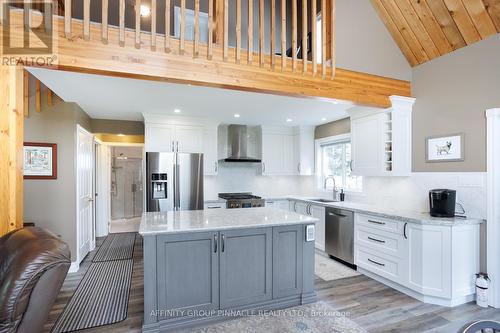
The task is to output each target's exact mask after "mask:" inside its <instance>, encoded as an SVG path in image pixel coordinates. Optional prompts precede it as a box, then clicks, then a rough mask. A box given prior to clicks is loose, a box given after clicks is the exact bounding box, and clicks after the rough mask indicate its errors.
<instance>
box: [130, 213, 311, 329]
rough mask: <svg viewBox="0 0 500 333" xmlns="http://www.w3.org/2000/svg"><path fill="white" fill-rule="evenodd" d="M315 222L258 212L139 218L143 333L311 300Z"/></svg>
mask: <svg viewBox="0 0 500 333" xmlns="http://www.w3.org/2000/svg"><path fill="white" fill-rule="evenodd" d="M315 222H316V219H315V218H313V217H310V216H305V215H300V214H297V213H293V212H288V211H284V210H280V209H275V208H265V207H263V208H245V209H228V210H198V211H176V212H154V213H144V214H143V216H142V221H141V226H140V229H139V233H140V234H141V235H142V236H143V237H144V324H143V332H161V331H164V330H166V329H172V328H178V327H184V326H189V325H196V324H201V323H204V322H208V321H213V320H217V319H221V317H224V316H227V315H228V314H229V315H234V314H248V313H251V311H257V310H271V309H280V308H286V307H292V306H296V305H301V304H307V303H311V302H314V301H315V299H316V293H315V291H314V224H315Z"/></svg>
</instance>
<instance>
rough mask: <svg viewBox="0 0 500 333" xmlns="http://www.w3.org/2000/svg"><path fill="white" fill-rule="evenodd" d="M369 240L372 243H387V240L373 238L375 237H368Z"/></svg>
mask: <svg viewBox="0 0 500 333" xmlns="http://www.w3.org/2000/svg"><path fill="white" fill-rule="evenodd" d="M368 239H369V240H371V241H374V242H377V243H382V244H383V243H385V240H381V239H376V238H373V237H370V236H368Z"/></svg>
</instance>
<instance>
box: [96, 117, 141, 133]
mask: <svg viewBox="0 0 500 333" xmlns="http://www.w3.org/2000/svg"><path fill="white" fill-rule="evenodd" d="M90 123H91V126H92V132H93V133H106V134H127V135H144V123H143V122H142V121H128V120H107V119H91V121H90Z"/></svg>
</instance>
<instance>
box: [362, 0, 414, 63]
mask: <svg viewBox="0 0 500 333" xmlns="http://www.w3.org/2000/svg"><path fill="white" fill-rule="evenodd" d="M371 2H372V4H373V7H374V8H375V10H376V11H377V13H378V15H379V16H380V18H381V19H382V21H383V22H384V24H385V26H386V27H387V29H388V30H389V32H390V34H391V35H392V38H394V40H395V41H396V44H398V46H399V48H400V49H401V52H403V54H404V56H405V57H406V59H407V60H408V62H409V63H410V65H411V66H416V65H418V64H419V61H418V60H417V57H416V56H415V54H413V51H412V49H411V48H410V46H409V45H408V43H406V41H405V39H404V38H403V35H402V34H401V32H400V31H399V29H398V27H397V26H396V23H394V20H393V19H392V18H391V16H390V15H389V13H388V12H387V10H386V9H385V7H384V6H383V5H382V2H381V0H371Z"/></svg>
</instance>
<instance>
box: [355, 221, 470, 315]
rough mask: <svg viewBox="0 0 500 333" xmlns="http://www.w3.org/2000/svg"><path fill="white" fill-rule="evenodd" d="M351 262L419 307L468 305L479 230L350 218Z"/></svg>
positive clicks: (465, 227)
mask: <svg viewBox="0 0 500 333" xmlns="http://www.w3.org/2000/svg"><path fill="white" fill-rule="evenodd" d="M354 233H355V235H354V252H355V253H354V263H355V264H356V265H357V266H358V267H359V268H360V271H361V272H362V273H366V274H367V275H369V276H371V277H373V278H375V279H377V280H379V281H381V282H383V283H386V284H388V285H390V286H392V287H394V288H395V289H398V290H400V291H402V292H404V293H406V294H408V295H410V296H413V297H415V298H417V299H419V300H421V301H423V302H426V303H431V304H438V305H443V306H456V305H459V304H463V303H466V302H468V301H471V300H473V298H474V278H475V273H477V272H478V271H479V225H455V226H449V225H422V224H418V223H405V222H401V221H397V220H392V219H387V218H380V217H377V216H371V215H365V214H355V223H354Z"/></svg>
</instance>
